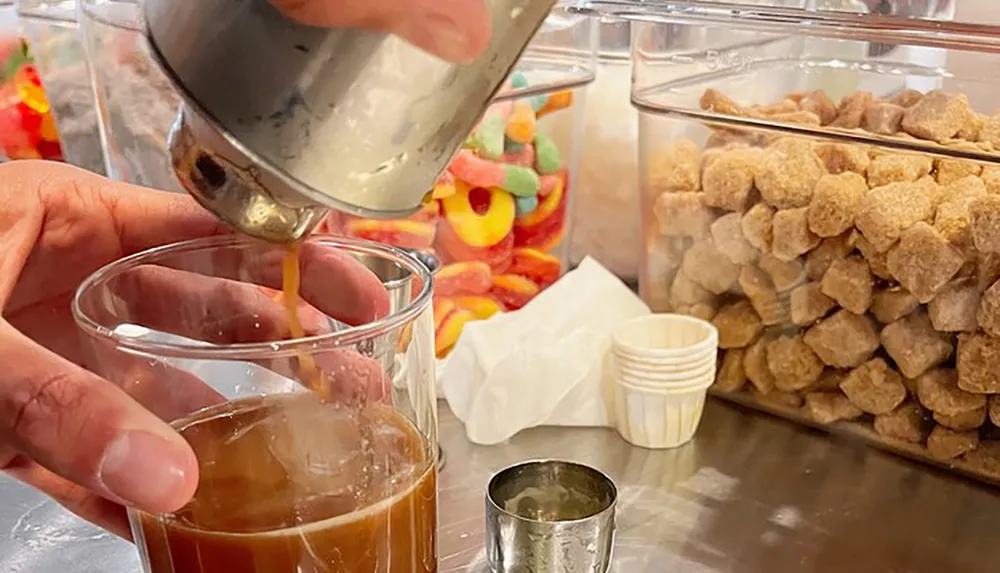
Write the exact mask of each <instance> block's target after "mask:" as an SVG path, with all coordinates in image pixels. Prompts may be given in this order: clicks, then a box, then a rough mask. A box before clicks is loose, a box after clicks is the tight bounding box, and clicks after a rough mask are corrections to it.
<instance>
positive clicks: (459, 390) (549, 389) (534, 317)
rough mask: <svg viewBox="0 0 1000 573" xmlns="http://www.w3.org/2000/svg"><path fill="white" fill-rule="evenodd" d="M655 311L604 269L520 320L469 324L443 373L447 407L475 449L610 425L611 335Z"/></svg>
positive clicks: (591, 266)
mask: <svg viewBox="0 0 1000 573" xmlns="http://www.w3.org/2000/svg"><path fill="white" fill-rule="evenodd" d="M646 314H649V307H647V306H646V304H645V303H643V302H642V300H640V299H639V297H637V296H636V295H635V294H634V293H633V292H632V291H631V290H630V289H629V288H628V287H627V286H625V284H623V283H622V282H621V280H619V279H618V277H616V276H615V275H614V274H612V273H611V272H610V271H608V270H607V269H605V268H604V267H602V266H601V265H600V263H598V262H597V261H595V260H593V259H591V258H589V257H588V258H585V259H584V260H583V261H582V262H581V263H580V265H579V266H578V267H577V268H576V269H574V270H573V271H570V272H569V273H567V274H566V275H565V276H564V277H563V278H561V279H560V280H559V281H558V282H556V283H555V284H553V285H552V286H551V287H549V288H548V289H546V290H545V291H544V292H542V293H541V294H540V295H538V296H537V297H535V298H534V299H533V300H532V301H531V302H529V303H528V304H527V305H526V306H525V307H524V308H522V309H521V310H519V311H516V312H509V313H504V314H498V315H494V316H493V317H492V318H490V319H489V320H485V321H477V322H471V323H469V324H467V325H466V326H465V328H464V329H463V330H462V336H461V337H460V338H459V340H458V343H457V344H456V345H455V349H454V350H453V351H452V352H451V354H450V355H449V356H448V361H447V363H446V364H445V365H444V371H443V372H442V374H441V387H442V391H443V394H444V397H445V399H446V400H447V401H448V406H449V407H451V410H452V411H453V412H454V413H455V416H456V417H457V418H458V419H459V420H461V421H462V422H463V423H464V424H465V432H466V435H467V436H468V438H469V440H470V441H472V442H474V443H477V444H497V443H500V442H503V441H505V440H507V439H508V438H510V437H511V436H513V435H514V434H516V433H518V432H519V431H521V430H523V429H525V428H531V427H535V426H610V425H612V424H613V422H614V420H613V418H612V417H611V416H612V410H611V407H610V404H609V400H608V399H607V396H608V394H609V390H610V388H608V387H607V386H606V382H608V381H610V377H609V376H607V375H606V372H607V369H608V368H609V364H608V358H607V355H608V349H609V347H610V335H611V331H612V330H614V328H615V327H616V326H618V325H619V324H621V323H622V322H623V321H625V320H629V319H631V318H634V317H637V316H642V315H646Z"/></svg>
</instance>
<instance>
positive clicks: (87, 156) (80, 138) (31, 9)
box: [16, 0, 105, 174]
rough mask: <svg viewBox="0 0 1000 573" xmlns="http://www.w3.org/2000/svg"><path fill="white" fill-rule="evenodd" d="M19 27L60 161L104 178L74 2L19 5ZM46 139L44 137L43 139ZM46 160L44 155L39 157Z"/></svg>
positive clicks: (24, 1) (30, 0) (42, 0)
mask: <svg viewBox="0 0 1000 573" xmlns="http://www.w3.org/2000/svg"><path fill="white" fill-rule="evenodd" d="M16 4H17V14H18V20H19V21H18V25H19V27H20V30H21V32H22V33H23V35H24V37H25V38H26V39H27V40H28V45H29V47H30V55H31V57H32V60H33V63H34V65H35V66H36V67H37V73H38V75H40V76H41V83H42V84H43V85H44V86H45V91H46V93H47V94H48V100H49V102H50V103H51V113H52V115H53V116H54V118H55V124H56V127H57V128H58V132H59V139H60V140H61V142H62V156H63V157H64V158H65V161H66V162H67V163H72V164H73V165H77V166H80V167H83V168H84V169H89V170H91V171H94V172H96V173H102V174H103V173H104V172H105V165H104V153H103V150H102V147H101V139H100V132H99V129H98V121H97V110H96V108H95V106H94V94H93V89H92V86H91V83H90V73H89V70H88V68H87V59H86V55H85V53H84V49H83V44H82V42H81V41H80V37H79V34H78V26H77V24H76V2H75V1H73V0H18V1H17V2H16ZM43 135H46V134H43ZM40 154H41V155H42V156H43V157H44V158H46V159H50V158H53V159H55V158H58V157H48V156H46V154H45V153H40Z"/></svg>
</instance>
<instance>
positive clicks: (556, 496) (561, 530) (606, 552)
mask: <svg viewBox="0 0 1000 573" xmlns="http://www.w3.org/2000/svg"><path fill="white" fill-rule="evenodd" d="M617 501H618V490H617V488H616V487H615V484H614V482H612V481H611V479H610V478H609V477H608V476H606V475H604V474H603V473H601V472H600V471H598V470H596V469H594V468H591V467H587V466H584V465H581V464H577V463H573V462H565V461H556V460H538V461H529V462H524V463H521V464H518V465H515V466H511V467H509V468H506V469H504V470H502V471H501V472H499V473H498V474H496V475H494V476H493V479H491V480H490V483H489V485H488V486H487V488H486V559H487V562H488V563H489V566H490V569H491V570H492V571H493V572H494V573H606V572H607V571H608V570H609V568H610V565H611V552H612V547H613V545H614V532H615V505H616V503H617Z"/></svg>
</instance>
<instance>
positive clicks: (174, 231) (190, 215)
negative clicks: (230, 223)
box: [4, 161, 230, 256]
mask: <svg viewBox="0 0 1000 573" xmlns="http://www.w3.org/2000/svg"><path fill="white" fill-rule="evenodd" d="M15 165H16V167H15ZM4 185H5V186H7V187H11V188H16V189H23V190H27V189H31V190H33V191H35V190H37V191H38V192H39V194H40V196H41V199H42V201H43V203H44V204H45V205H46V207H47V208H48V209H47V211H49V212H53V211H59V212H58V213H54V215H55V216H73V215H77V216H79V214H80V213H79V211H81V210H84V209H85V210H87V211H88V212H87V213H85V214H86V215H88V217H90V219H91V220H88V221H86V223H88V224H89V223H91V222H92V221H99V222H100V223H101V224H102V225H103V226H105V227H107V229H106V230H107V231H108V232H109V233H110V234H111V236H112V237H114V238H116V239H117V241H118V246H119V247H120V252H119V253H118V254H119V256H120V255H128V254H132V253H136V252H139V251H144V250H146V249H149V248H151V247H156V246H160V245H165V244H167V243H173V242H177V241H185V240H188V239H194V238H198V237H205V236H209V235H219V234H224V233H228V232H230V231H229V229H228V228H227V227H226V226H225V225H224V224H223V223H222V222H221V221H219V219H218V218H217V217H215V216H214V215H212V214H211V213H209V212H208V211H206V210H205V209H204V208H202V207H201V206H200V205H198V203H197V202H196V201H195V200H194V199H192V198H191V197H190V196H189V195H186V194H181V193H170V192H167V191H155V190H152V189H147V188H145V187H139V186H137V185H130V184H128V183H123V182H121V181H112V180H110V179H107V178H104V177H101V176H100V175H97V174H95V173H91V172H90V171H87V170H85V169H80V168H78V167H74V166H72V165H68V164H65V163H54V162H49V161H18V162H15V163H13V164H10V166H5V169H4ZM53 207H57V209H53ZM65 211H70V212H69V213H66V212H65Z"/></svg>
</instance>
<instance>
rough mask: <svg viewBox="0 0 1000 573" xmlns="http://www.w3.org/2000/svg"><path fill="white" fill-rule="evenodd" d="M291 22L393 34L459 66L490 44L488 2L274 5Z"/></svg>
mask: <svg viewBox="0 0 1000 573" xmlns="http://www.w3.org/2000/svg"><path fill="white" fill-rule="evenodd" d="M271 1H272V3H273V4H274V5H275V6H276V7H277V8H278V9H279V10H281V11H282V12H284V13H285V15H286V16H288V17H289V18H294V19H296V20H300V21H302V22H304V23H306V24H311V25H313V26H326V27H346V26H350V27H359V28H367V29H371V30H379V31H383V32H390V33H392V34H396V35H398V36H401V37H402V38H403V39H405V40H407V41H408V42H410V43H411V44H413V45H415V46H417V47H418V48H421V49H423V50H426V51H428V52H430V53H432V54H434V55H436V56H438V57H441V58H444V59H446V60H450V61H453V62H457V63H469V62H471V61H472V60H474V59H476V58H477V57H478V56H479V55H480V54H481V53H482V52H483V50H485V49H486V45H487V43H488V42H489V39H490V38H489V36H490V15H489V11H488V10H487V8H486V4H485V2H484V0H271Z"/></svg>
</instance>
